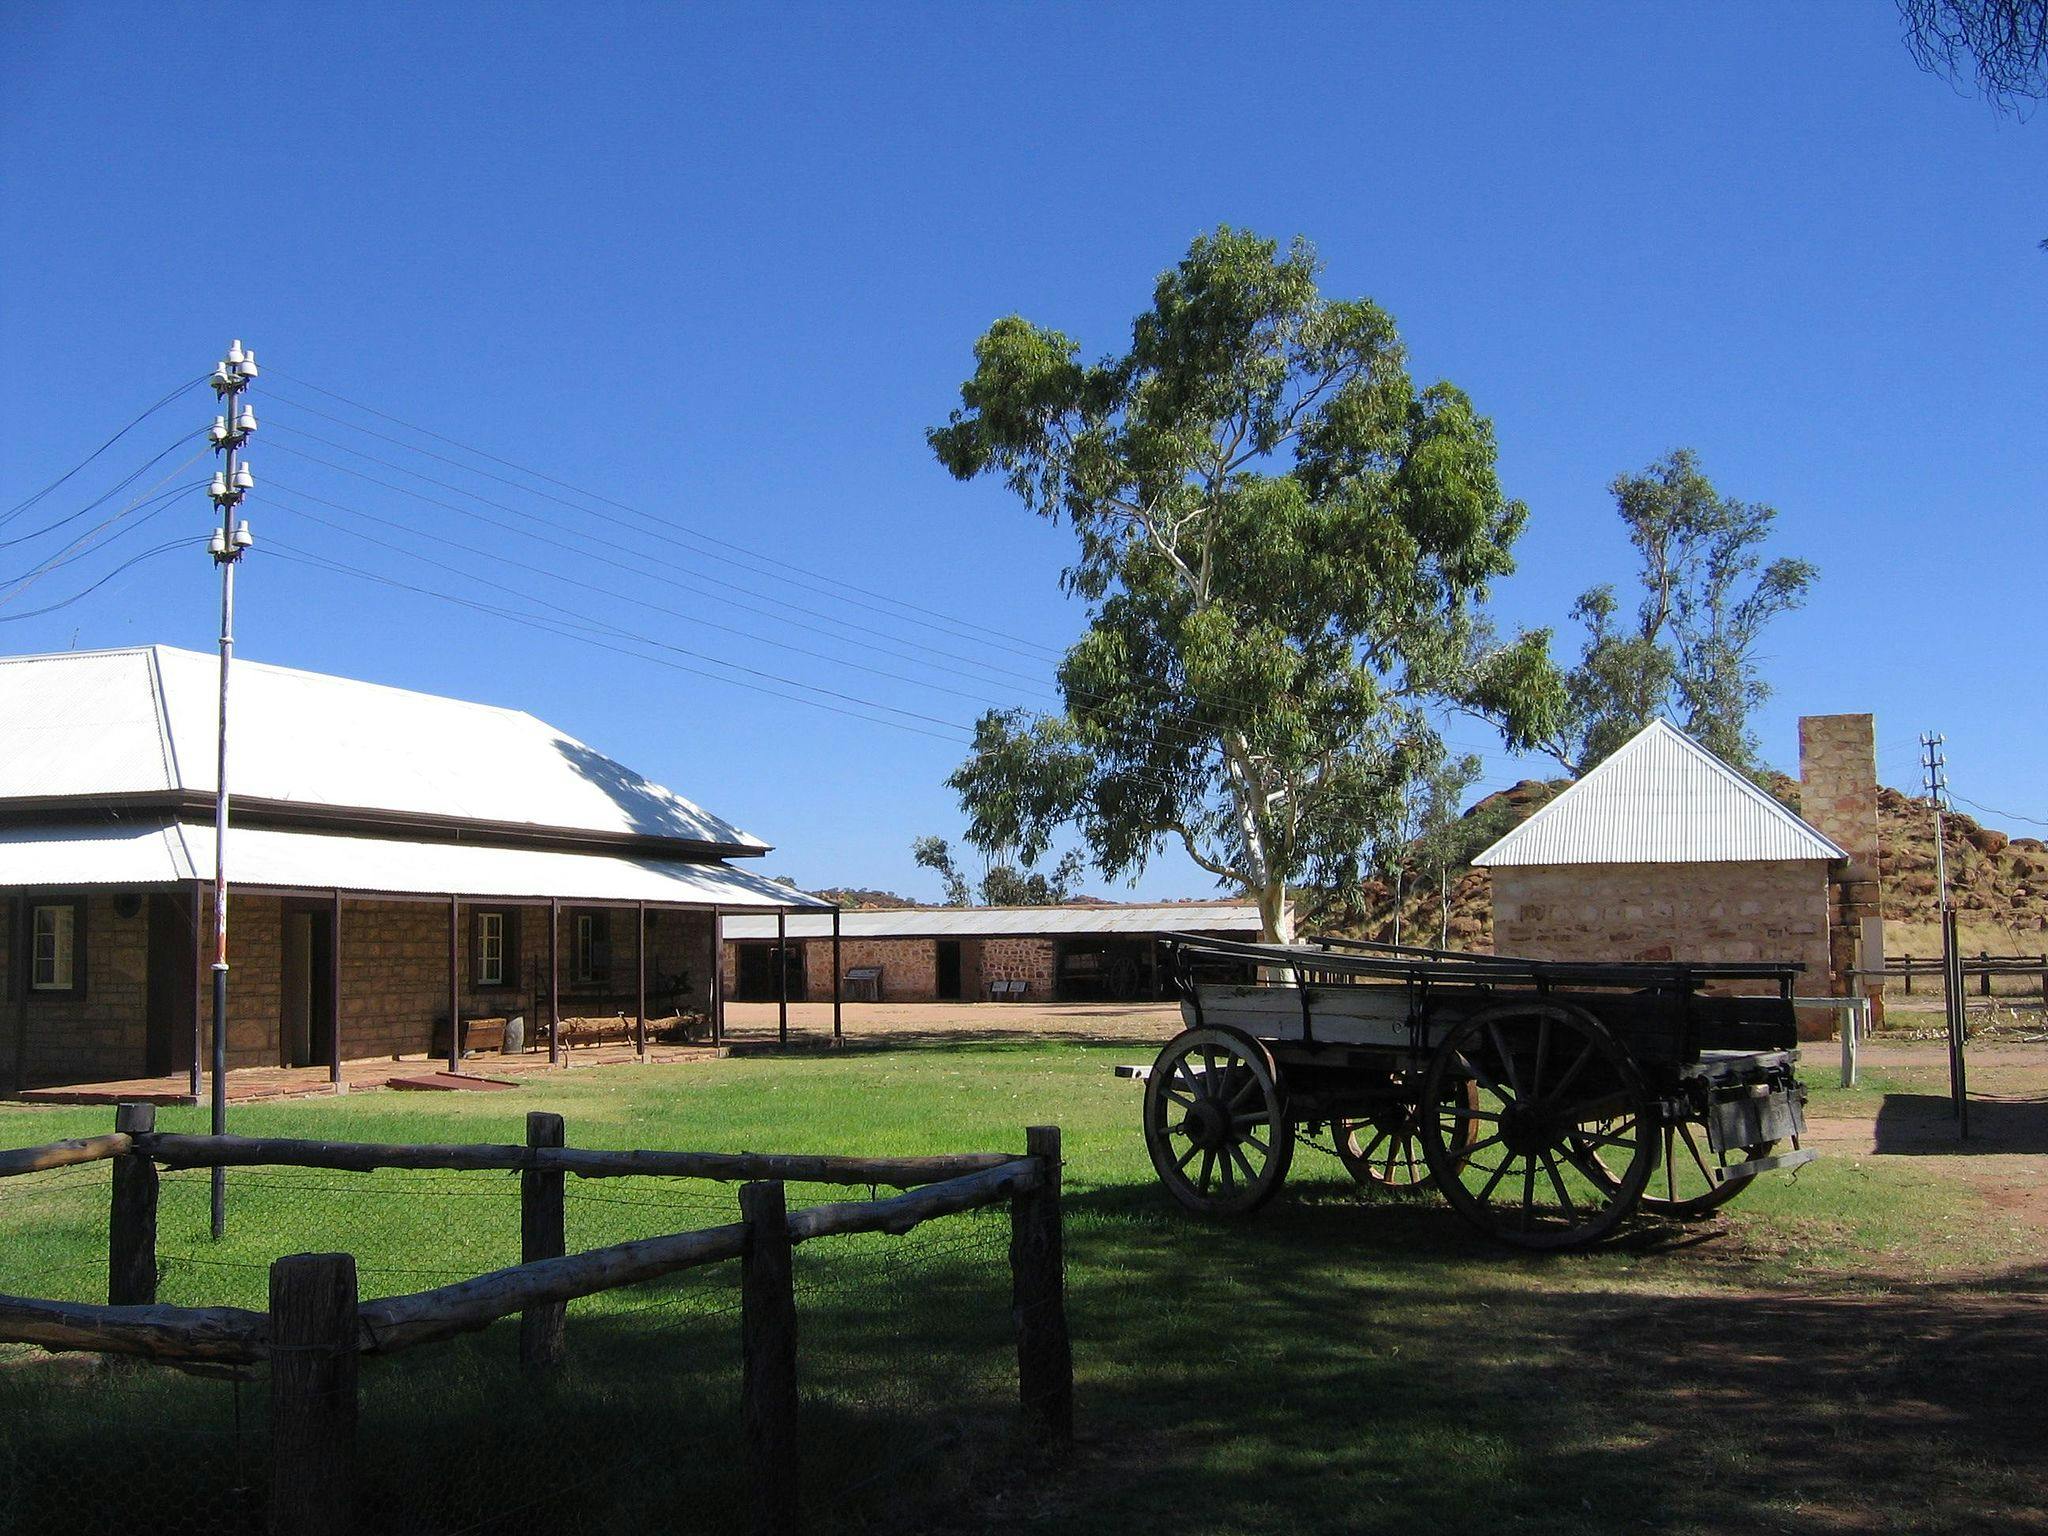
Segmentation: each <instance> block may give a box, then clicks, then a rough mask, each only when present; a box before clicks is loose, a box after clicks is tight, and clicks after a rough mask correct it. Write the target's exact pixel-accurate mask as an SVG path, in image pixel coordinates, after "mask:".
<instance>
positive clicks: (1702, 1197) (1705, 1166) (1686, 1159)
mask: <svg viewBox="0 0 2048 1536" xmlns="http://www.w3.org/2000/svg"><path fill="white" fill-rule="evenodd" d="M1661 1140H1662V1146H1661V1148H1660V1151H1661V1154H1662V1156H1661V1157H1660V1159H1659V1161H1660V1163H1661V1166H1660V1167H1658V1168H1657V1169H1656V1170H1655V1171H1653V1172H1652V1173H1651V1175H1650V1180H1649V1182H1648V1183H1647V1184H1646V1185H1645V1186H1644V1187H1643V1198H1642V1207H1643V1209H1644V1210H1646V1211H1649V1212H1651V1213H1652V1214H1654V1215H1658V1216H1668V1217H1670V1218H1671V1219H1672V1220H1673V1221H1697V1220H1699V1219H1700V1217H1702V1216H1710V1215H1712V1214H1713V1213H1714V1212H1715V1211H1717V1210H1719V1209H1720V1208H1721V1207H1722V1206H1724V1205H1726V1204H1727V1203H1728V1202H1729V1201H1730V1200H1733V1199H1734V1198H1735V1197H1736V1196H1737V1195H1739V1194H1741V1193H1742V1192H1743V1191H1744V1190H1745V1189H1747V1188H1749V1186H1750V1184H1751V1183H1752V1182H1753V1181H1754V1180H1755V1178H1756V1175H1755V1174H1753V1173H1746V1174H1742V1175H1740V1176H1739V1177H1736V1178H1732V1179H1717V1178H1715V1176H1714V1173H1713V1172H1712V1171H1710V1170H1718V1169H1719V1168H1721V1167H1724V1166H1726V1165H1727V1164H1729V1163H1740V1162H1747V1161H1748V1160H1750V1159H1751V1158H1757V1157H1769V1156H1770V1155H1771V1149H1772V1148H1773V1147H1775V1146H1776V1145H1777V1143H1776V1142H1775V1141H1759V1142H1756V1143H1754V1144H1753V1145H1751V1146H1747V1147H1743V1148H1740V1149H1738V1150H1735V1151H1732V1152H1729V1153H1725V1154H1719V1155H1717V1154H1716V1153H1715V1151H1714V1148H1713V1144H1712V1143H1711V1142H1710V1141H1709V1140H1708V1138H1707V1117H1706V1115H1705V1114H1704V1112H1702V1111H1701V1110H1698V1109H1696V1108H1694V1107H1693V1106H1691V1105H1687V1106H1686V1108H1685V1112H1684V1114H1683V1115H1682V1116H1681V1117H1680V1118H1678V1119H1675V1120H1671V1119H1667V1120H1666V1121H1665V1123H1664V1128H1663V1133H1662V1137H1661ZM1585 1150H1586V1151H1587V1154H1588V1155H1587V1163H1588V1168H1587V1171H1588V1172H1589V1173H1591V1174H1592V1175H1594V1176H1595V1177H1602V1178H1612V1175H1611V1174H1610V1173H1609V1171H1608V1167H1607V1163H1606V1161H1605V1160H1604V1159H1603V1158H1602V1157H1600V1156H1599V1154H1598V1150H1597V1149H1596V1148H1587V1149H1585Z"/></svg>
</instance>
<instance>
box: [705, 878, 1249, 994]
mask: <svg viewBox="0 0 2048 1536" xmlns="http://www.w3.org/2000/svg"><path fill="white" fill-rule="evenodd" d="M782 928H783V932H782V939H781V942H780V943H778V937H777V924H776V920H775V919H774V918H773V917H761V916H753V917H735V918H732V919H730V920H729V921H728V922H727V923H726V925H725V959H724V964H725V974H724V985H725V987H726V988H727V990H728V991H729V993H730V994H731V995H732V996H733V997H736V998H748V999H759V1000H762V1001H768V1000H772V999H774V998H775V997H777V996H778V995H779V989H780V986H781V982H780V979H779V978H778V976H777V974H776V960H777V956H778V954H784V955H786V956H787V960H786V962H785V963H786V964H787V966H788V968H789V982H788V985H789V996H790V998H791V999H792V1000H793V1001H800V1000H803V999H807V998H808V999H812V1000H822V999H825V998H829V997H831V995H832V985H833V976H834V972H833V968H832V925H831V918H830V917H829V916H819V915H817V914H804V915H799V916H794V917H790V918H788V919H786V920H785V922H784V923H783V925H782ZM1162 933H1200V934H1205V935H1209V936H1212V937H1220V938H1237V939H1256V938H1257V937H1258V936H1259V911H1258V908H1257V907H1256V906H1254V905H1252V904H1251V903H1249V902H1225V901H1182V902H1167V903H1164V904H1160V905H1152V906H1139V905H1135V904H1132V905H1121V904H1120V905H1111V904H1109V903H1090V904H1083V905H1075V906H1059V907H906V908H900V909H892V910H884V911H862V912H846V913H842V914H841V915H840V934H839V970H838V975H839V976H840V977H841V978H844V977H846V976H847V975H848V973H850V972H855V971H863V972H865V971H879V975H878V976H876V977H875V981H876V984H877V986H878V991H879V996H880V999H881V1001H883V1002H915V1003H929V1002H944V1001H960V1002H974V1001H987V1000H989V999H990V997H991V996H992V994H993V992H994V989H995V987H996V984H997V983H1004V984H1006V985H1004V986H1003V987H1002V989H1001V993H1000V995H1001V997H1002V998H1004V999H1006V1000H1014V1001H1022V1002H1098V1001H1124V1000H1129V999H1139V998H1156V997H1160V996H1163V995H1165V987H1166V978H1164V977H1163V976H1162V975H1161V974H1160V971H1159V965H1158V948H1159V947H1158V943H1157V940H1158V937H1159V935H1160V934H1162ZM855 979H856V981H857V982H858V981H859V980H861V978H858V977H857V978H855ZM1017 984H1021V985H1017Z"/></svg>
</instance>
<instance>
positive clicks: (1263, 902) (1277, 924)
mask: <svg viewBox="0 0 2048 1536" xmlns="http://www.w3.org/2000/svg"><path fill="white" fill-rule="evenodd" d="M1258 897H1259V927H1260V929H1261V930H1262V934H1261V936H1262V937H1263V938H1264V939H1265V941H1266V942H1267V943H1268V944H1292V943H1293V942H1294V903H1293V902H1292V901H1289V900H1288V899H1287V885H1286V882H1285V881H1281V882H1278V883H1275V884H1272V885H1268V886H1264V887H1262V888H1261V889H1260V891H1259V893H1258Z"/></svg>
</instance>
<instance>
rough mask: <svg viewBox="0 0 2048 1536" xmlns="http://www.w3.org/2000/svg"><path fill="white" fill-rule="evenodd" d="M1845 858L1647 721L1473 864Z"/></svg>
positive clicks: (1678, 737)
mask: <svg viewBox="0 0 2048 1536" xmlns="http://www.w3.org/2000/svg"><path fill="white" fill-rule="evenodd" d="M1846 857H1848V855H1847V854H1845V853H1844V852H1843V851H1842V849H1841V848H1839V847H1838V846H1836V844H1835V843H1834V842H1832V841H1831V840H1830V839H1828V838H1826V837H1823V836H1822V835H1821V834H1820V833H1819V832H1816V831H1815V830H1814V829H1813V828H1812V827H1810V826H1808V825H1807V824H1806V823H1805V822H1804V821H1801V820H1800V819H1799V818H1798V817H1797V816H1795V815H1794V814H1793V813H1792V812H1791V811H1790V810H1788V809H1786V807H1784V806H1783V805H1780V804H1779V803H1778V802H1777V801H1776V800H1774V799H1772V798H1771V796H1770V795H1768V794H1766V793H1765V792H1764V791H1763V790H1761V789H1759V788H1758V787H1757V786H1756V785H1755V784H1753V783H1751V782H1750V781H1749V780H1748V779H1747V778H1746V777H1744V776H1743V774H1742V773H1740V772H1739V771H1737V770H1736V769H1734V768H1732V767H1730V766H1729V765H1728V764H1727V763H1724V762H1723V761H1721V759H1720V758H1718V757H1716V756H1714V754H1713V753H1711V752H1709V751H1708V750H1707V749H1706V748H1705V747H1703V746H1701V745H1700V744H1699V743H1698V742H1696V741H1694V740H1693V739H1692V738H1691V737H1689V736H1687V735H1686V734H1685V733H1684V732H1682V731H1680V730H1678V729H1677V728H1676V727H1675V726H1672V725H1670V724H1669V723H1667V722H1665V721H1663V720H1653V721H1651V722H1650V723H1649V724H1648V725H1646V726H1644V727H1643V729H1642V730H1640V731H1638V732H1637V733H1636V734H1635V735H1634V736H1632V737H1630V738H1629V740H1628V741H1627V742H1626V743H1625V744H1624V745H1623V746H1622V747H1621V749H1620V750H1619V751H1617V752H1616V753H1615V754H1614V755H1613V756H1612V757H1610V758H1608V759H1607V760H1606V761H1605V762H1603V763H1602V764H1600V766H1599V767H1597V768H1595V769H1594V770H1593V771H1592V772H1591V773H1589V774H1587V775H1586V776H1585V777H1584V778H1583V779H1580V780H1579V781H1578V783H1576V784H1574V785H1572V787H1571V788H1570V789H1567V790H1566V791H1565V792H1564V793H1563V794H1561V795H1559V796H1558V797H1557V798H1556V799H1555V800H1553V801H1551V802H1550V804H1548V805H1546V806H1545V807H1544V808H1543V809H1542V810H1540V811H1538V812H1537V813H1536V814H1535V815H1534V816H1531V817H1530V818H1529V819H1528V820H1527V821H1525V822H1523V823H1522V824H1521V825H1520V826H1519V827H1516V828H1515V829H1514V831H1512V832H1510V833H1508V835H1507V836H1506V837H1503V838H1502V839H1501V840H1500V841H1499V842H1497V843H1495V844H1494V845H1493V846H1492V847H1491V848H1488V849H1487V850H1486V851H1485V852H1483V853H1481V854H1480V855H1479V856H1478V857H1477V858H1475V859H1474V860H1473V861H1472V862H1473V863H1474V864H1475V865H1478V866H1479V867H1480V868H1482V869H1504V868H1514V867H1520V866H1526V865H1531V864H1720V863H1737V862H1749V861H1767V860H1775V859H1841V858H1846Z"/></svg>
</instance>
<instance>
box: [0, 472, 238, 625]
mask: <svg viewBox="0 0 2048 1536" xmlns="http://www.w3.org/2000/svg"><path fill="white" fill-rule="evenodd" d="M205 452H206V449H205V448H201V449H200V450H199V452H198V453H195V454H193V455H192V457H191V458H189V459H186V460H185V462H184V463H182V464H179V465H177V466H176V467H175V468H173V469H172V470H171V471H170V473H169V474H166V475H165V476H164V477H163V479H161V480H158V481H157V482H156V484H155V485H152V486H151V487H150V488H149V489H148V490H146V491H144V492H143V493H142V494H141V495H140V496H138V497H136V498H135V500H133V501H131V502H129V503H128V505H127V506H125V507H123V508H122V509H121V510H120V511H119V512H116V513H115V514H114V515H113V516H112V517H109V518H107V519H105V520H104V521H102V522H99V523H96V524H94V525H93V526H92V527H90V528H88V529H86V531H85V532H84V533H82V534H80V535H79V536H78V537H77V538H75V539H73V540H72V541H71V542H70V543H69V544H67V545H65V546H64V548H62V549H60V550H58V551H57V553H56V554H55V555H53V556H51V557H50V559H48V560H45V561H44V562H43V563H42V564H41V565H39V566H37V567H36V568H35V569H34V570H32V571H30V572H29V573H28V574H27V575H25V576H23V577H21V578H20V579H19V580H18V581H16V582H15V583H14V585H13V586H12V587H10V588H9V589H8V590H7V591H6V592H5V593H0V607H5V606H6V605H7V604H8V603H11V602H13V601H14V599H15V598H17V597H19V596H20V595H21V594H22V593H23V592H25V591H26V590H27V589H28V588H29V587H30V586H31V585H32V584H33V583H35V582H37V581H39V580H41V579H42V578H43V577H44V576H46V575H48V574H49V573H50V572H51V571H53V570H55V569H56V568H57V567H58V565H60V564H62V563H63V559H64V557H65V556H66V555H69V554H70V553H71V552H72V551H73V550H74V549H77V548H78V547H79V546H80V545H81V544H83V543H85V542H86V540H88V539H90V538H91V537H92V536H93V535H94V534H96V533H99V532H100V531H101V530H102V529H105V528H108V527H111V526H112V525H113V524H115V523H118V522H119V521H120V520H121V519H122V518H124V517H126V516H127V515H128V514H129V513H130V512H133V511H134V510H135V509H136V508H137V507H139V506H141V505H142V504H143V502H145V501H146V500H148V499H149V498H150V497H152V496H153V495H155V493H156V492H157V491H158V490H160V489H161V488H162V487H163V484H164V481H165V480H169V479H170V478H171V477H172V476H173V475H177V474H180V473H182V472H183V471H184V470H186V469H187V468H189V467H190V466H191V464H192V463H193V462H194V460H196V459H198V458H199V457H200V455H201V454H204V453H205Z"/></svg>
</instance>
